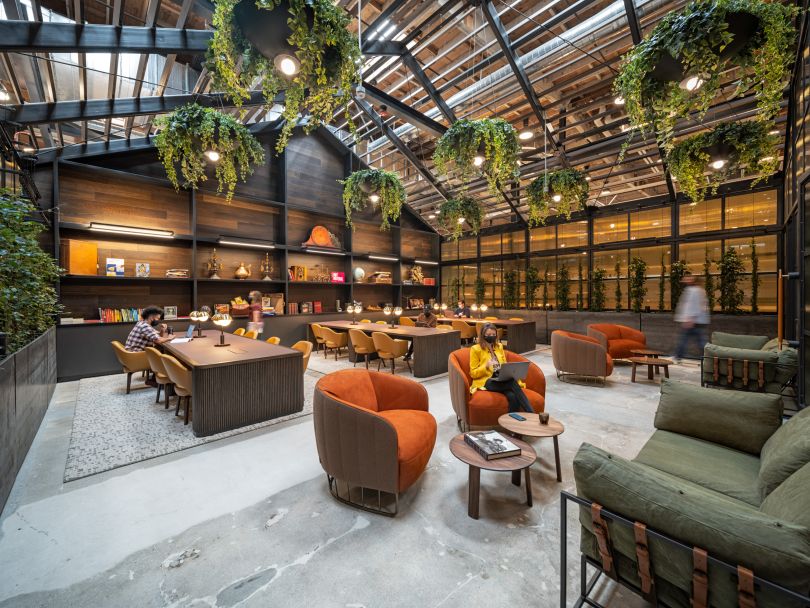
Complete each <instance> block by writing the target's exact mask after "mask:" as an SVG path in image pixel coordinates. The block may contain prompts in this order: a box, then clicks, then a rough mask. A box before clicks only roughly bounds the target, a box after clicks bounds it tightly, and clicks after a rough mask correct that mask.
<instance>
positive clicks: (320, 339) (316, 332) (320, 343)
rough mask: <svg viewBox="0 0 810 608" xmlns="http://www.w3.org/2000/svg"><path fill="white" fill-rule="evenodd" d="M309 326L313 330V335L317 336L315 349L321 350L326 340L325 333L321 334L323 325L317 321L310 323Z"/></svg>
mask: <svg viewBox="0 0 810 608" xmlns="http://www.w3.org/2000/svg"><path fill="white" fill-rule="evenodd" d="M309 328H310V329H311V330H312V335H313V336H314V337H315V350H316V351H319V350H321V346H323V344H324V342H325V340H324V338H323V335H322V334H321V330H322V329H323V327H321V326H320V325H318V324H317V323H310V324H309ZM324 356H326V355H324Z"/></svg>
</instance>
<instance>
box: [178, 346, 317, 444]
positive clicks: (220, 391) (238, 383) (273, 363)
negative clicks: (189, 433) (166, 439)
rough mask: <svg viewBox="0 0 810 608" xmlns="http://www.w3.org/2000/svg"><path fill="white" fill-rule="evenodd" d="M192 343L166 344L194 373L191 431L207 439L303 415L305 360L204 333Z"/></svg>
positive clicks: (273, 348) (281, 349) (298, 354)
mask: <svg viewBox="0 0 810 608" xmlns="http://www.w3.org/2000/svg"><path fill="white" fill-rule="evenodd" d="M203 335H204V336H205V337H204V338H194V339H193V340H191V341H190V342H185V343H178V342H164V343H163V345H162V346H163V348H164V349H165V351H166V352H167V353H168V354H170V355H172V356H173V357H175V358H177V359H178V360H179V361H181V362H182V363H183V364H184V365H186V366H187V367H189V368H190V369H191V370H192V377H193V388H192V393H193V396H192V402H193V407H192V411H191V414H192V423H191V424H192V429H193V431H194V434H195V435H196V436H197V437H205V436H207V435H213V434H215V433H220V432H222V431H228V430H231V429H236V428H239V427H243V426H248V425H250V424H256V423H258V422H264V421H266V420H272V419H273V418H279V417H281V416H287V415H289V414H294V413H297V412H300V411H301V410H303V409H304V375H303V373H302V368H303V365H304V363H303V355H302V354H301V352H300V351H297V350H294V349H292V348H287V347H286V346H277V345H274V344H268V343H267V342H264V341H261V340H252V339H250V338H244V337H242V336H235V335H233V334H225V341H226V342H227V343H228V344H229V346H225V347H221V348H216V347H214V344H219V331H216V330H207V331H203Z"/></svg>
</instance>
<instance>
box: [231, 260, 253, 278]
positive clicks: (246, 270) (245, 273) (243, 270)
mask: <svg viewBox="0 0 810 608" xmlns="http://www.w3.org/2000/svg"><path fill="white" fill-rule="evenodd" d="M251 266H253V264H248V265H247V266H245V263H244V262H239V268H237V269H236V272H234V275H233V276H235V277H236V278H237V279H239V280H240V281H244V280H245V279H247V278H248V277H250V275H251Z"/></svg>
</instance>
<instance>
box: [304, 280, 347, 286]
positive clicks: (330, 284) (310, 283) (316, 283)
mask: <svg viewBox="0 0 810 608" xmlns="http://www.w3.org/2000/svg"><path fill="white" fill-rule="evenodd" d="M288 284H289V285H307V286H310V287H311V286H313V285H322V286H327V287H348V286H349V285H351V283H349V282H348V281H347V282H346V283H332V282H326V281H289V282H288Z"/></svg>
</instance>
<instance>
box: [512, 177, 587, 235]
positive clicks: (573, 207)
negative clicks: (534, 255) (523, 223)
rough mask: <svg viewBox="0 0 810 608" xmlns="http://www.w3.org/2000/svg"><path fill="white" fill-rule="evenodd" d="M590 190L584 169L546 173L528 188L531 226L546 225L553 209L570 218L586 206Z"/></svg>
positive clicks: (527, 196) (527, 195)
mask: <svg viewBox="0 0 810 608" xmlns="http://www.w3.org/2000/svg"><path fill="white" fill-rule="evenodd" d="M589 192H590V186H589V185H588V181H587V180H586V179H585V174H584V173H582V172H581V171H577V170H576V169H559V170H557V171H551V172H549V173H544V174H543V175H541V176H540V177H538V178H537V179H535V180H534V181H533V182H532V183H531V184H529V187H528V188H527V189H526V198H527V203H528V205H529V225H531V226H539V225H540V224H543V223H544V222H545V221H546V218H547V217H548V216H549V215H551V210H552V209H556V210H557V214H558V215H564V216H565V217H566V218H569V219H570V218H571V214H572V213H573V212H574V211H580V210H582V209H584V208H585V201H587V200H588V193H589Z"/></svg>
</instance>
